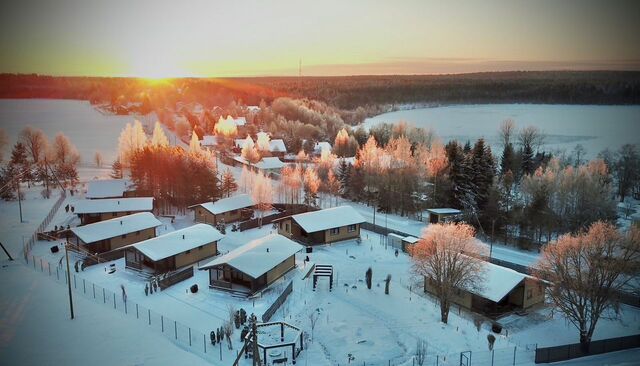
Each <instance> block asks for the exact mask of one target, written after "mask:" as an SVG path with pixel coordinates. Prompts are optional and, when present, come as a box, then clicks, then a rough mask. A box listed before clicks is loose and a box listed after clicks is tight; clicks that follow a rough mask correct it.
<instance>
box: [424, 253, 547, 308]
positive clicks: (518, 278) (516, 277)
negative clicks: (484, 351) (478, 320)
mask: <svg viewBox="0 0 640 366" xmlns="http://www.w3.org/2000/svg"><path fill="white" fill-rule="evenodd" d="M483 271H484V273H483V275H482V277H483V282H482V283H481V284H480V286H479V288H475V289H456V291H455V293H454V294H453V299H452V300H453V302H454V303H456V304H458V305H460V306H462V307H464V308H467V309H470V310H472V311H476V312H478V313H481V314H484V315H487V316H489V317H497V316H500V315H502V314H505V313H507V312H510V311H514V310H525V309H528V308H530V307H532V306H534V305H538V304H542V303H544V291H545V287H544V282H543V281H541V280H539V279H537V278H535V277H532V276H529V275H526V274H523V273H520V272H517V271H514V270H512V269H510V268H506V267H502V266H498V265H496V264H493V263H489V262H485V263H484V266H483ZM424 291H425V292H429V293H432V294H435V290H434V288H433V284H432V283H431V282H430V281H429V280H428V279H425V282H424Z"/></svg>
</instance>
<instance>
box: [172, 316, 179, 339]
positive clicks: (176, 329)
mask: <svg viewBox="0 0 640 366" xmlns="http://www.w3.org/2000/svg"><path fill="white" fill-rule="evenodd" d="M173 331H174V333H175V336H176V339H178V322H177V321H175V320H174V321H173Z"/></svg>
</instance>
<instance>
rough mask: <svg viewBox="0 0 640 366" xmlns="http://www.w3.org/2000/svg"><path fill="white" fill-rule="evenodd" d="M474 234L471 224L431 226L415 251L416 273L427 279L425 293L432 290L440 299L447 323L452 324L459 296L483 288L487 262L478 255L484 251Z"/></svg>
mask: <svg viewBox="0 0 640 366" xmlns="http://www.w3.org/2000/svg"><path fill="white" fill-rule="evenodd" d="M474 233H475V232H474V230H473V228H472V227H471V226H469V225H467V224H454V223H446V224H435V225H429V226H428V228H427V230H425V231H424V233H423V234H422V238H421V239H420V241H419V242H418V243H417V244H416V245H415V246H414V248H413V249H412V257H411V259H412V260H413V268H412V269H413V272H414V273H415V274H417V275H420V276H423V277H424V279H425V291H426V290H427V289H428V288H430V289H431V290H432V291H433V292H434V293H435V295H436V296H437V297H438V298H439V299H440V316H441V320H442V322H443V323H447V321H448V318H449V308H450V306H451V301H452V298H453V296H454V295H455V292H456V291H457V290H458V289H463V290H470V289H473V288H478V287H480V285H481V281H482V269H483V261H482V260H480V259H478V258H476V257H475V255H476V254H479V253H481V251H482V247H481V246H480V244H479V243H478V241H477V240H476V239H475V237H474Z"/></svg>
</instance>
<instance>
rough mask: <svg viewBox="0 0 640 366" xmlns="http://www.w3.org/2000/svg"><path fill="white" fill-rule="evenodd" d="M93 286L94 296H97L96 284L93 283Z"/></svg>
mask: <svg viewBox="0 0 640 366" xmlns="http://www.w3.org/2000/svg"><path fill="white" fill-rule="evenodd" d="M91 288H92V289H93V298H94V299H95V298H96V285H95V284H94V283H92V284H91Z"/></svg>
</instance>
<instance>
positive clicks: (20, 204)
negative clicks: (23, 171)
mask: <svg viewBox="0 0 640 366" xmlns="http://www.w3.org/2000/svg"><path fill="white" fill-rule="evenodd" d="M16 186H17V187H18V207H19V208H20V222H21V223H22V222H24V221H22V197H21V196H20V178H18V179H17V180H16Z"/></svg>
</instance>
